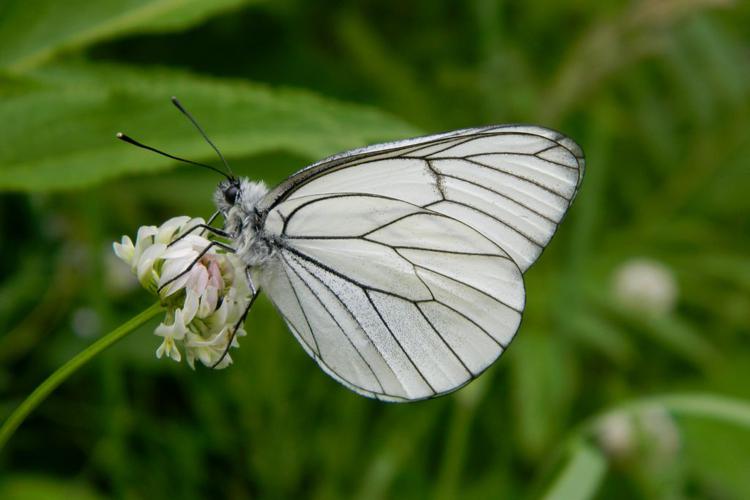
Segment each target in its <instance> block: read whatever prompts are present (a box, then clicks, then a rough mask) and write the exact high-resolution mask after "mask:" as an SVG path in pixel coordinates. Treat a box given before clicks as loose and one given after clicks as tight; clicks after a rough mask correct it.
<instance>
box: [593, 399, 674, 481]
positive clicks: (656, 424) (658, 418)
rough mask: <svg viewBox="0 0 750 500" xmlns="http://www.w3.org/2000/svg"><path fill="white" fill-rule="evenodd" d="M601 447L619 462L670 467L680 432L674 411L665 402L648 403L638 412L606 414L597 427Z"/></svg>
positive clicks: (596, 433) (653, 466)
mask: <svg viewBox="0 0 750 500" xmlns="http://www.w3.org/2000/svg"><path fill="white" fill-rule="evenodd" d="M595 435H596V438H597V440H598V442H599V446H600V447H601V449H602V450H603V451H604V452H605V453H606V454H607V456H608V457H609V458H610V459H611V460H613V461H614V462H618V463H622V464H625V463H630V464H633V463H636V464H639V465H645V466H646V467H650V468H662V467H668V466H669V465H670V464H671V462H672V461H673V460H674V458H675V457H676V456H677V454H678V452H679V450H680V446H681V440H680V433H679V430H678V428H677V425H676V423H675V421H674V418H673V417H672V415H670V414H669V412H667V410H665V409H664V408H663V407H661V406H655V405H654V406H645V407H642V408H639V409H638V410H637V411H636V412H634V413H633V412H627V411H618V412H614V413H611V414H608V415H605V416H604V417H603V418H602V419H601V420H600V421H599V423H598V425H597V427H596V429H595Z"/></svg>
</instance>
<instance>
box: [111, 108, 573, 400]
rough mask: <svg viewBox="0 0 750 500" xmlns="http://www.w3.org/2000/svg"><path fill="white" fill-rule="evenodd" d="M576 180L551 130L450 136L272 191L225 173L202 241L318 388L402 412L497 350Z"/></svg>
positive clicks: (562, 143) (297, 178)
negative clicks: (267, 304)
mask: <svg viewBox="0 0 750 500" xmlns="http://www.w3.org/2000/svg"><path fill="white" fill-rule="evenodd" d="M173 102H174V103H175V105H177V107H178V108H179V109H180V110H181V111H182V112H183V113H184V114H185V115H186V116H188V118H190V120H191V121H192V122H193V124H194V125H195V126H196V127H197V128H198V130H199V131H200V132H201V134H202V135H203V136H204V138H205V139H206V140H207V141H208V142H209V144H211V146H212V147H213V148H214V149H215V150H216V152H217V153H218V154H219V156H220V157H221V158H222V161H224V158H223V156H221V153H219V151H218V149H217V148H216V147H215V146H214V144H213V143H212V142H211V141H210V140H209V139H208V137H207V136H206V134H205V132H204V131H203V130H202V129H201V128H200V126H199V125H198V124H197V122H195V120H194V119H193V118H192V116H190V114H189V113H187V111H185V110H184V108H183V107H182V106H181V105H180V104H179V102H178V101H177V100H176V99H174V98H173ZM118 136H119V137H120V138H121V139H123V140H126V141H127V142H131V143H133V144H135V145H138V146H141V147H145V148H147V149H151V150H154V151H157V152H159V153H160V154H165V153H162V152H161V151H158V150H155V149H154V148H151V147H148V146H144V145H143V144H141V143H138V142H136V141H134V140H132V139H130V138H129V137H127V136H124V135H122V134H120V135H118ZM167 156H169V157H171V158H175V159H178V160H182V161H186V160H183V159H181V158H179V157H174V156H172V155H167ZM188 162H189V161H188ZM189 163H194V164H195V163H196V162H189ZM224 163H225V164H226V162H224ZM201 166H207V165H203V164H201ZM208 168H212V169H214V167H210V166H208ZM227 168H228V166H227ZM584 168H585V161H584V155H583V151H582V150H581V148H580V147H579V146H578V145H577V144H576V143H575V142H574V141H573V140H571V139H570V138H568V137H566V136H564V135H562V134H560V133H559V132H556V131H554V130H550V129H547V128H544V127H539V126H533V125H497V126H488V127H481V128H470V129H463V130H457V131H454V132H449V133H444V134H438V135H429V136H425V137H417V138H413V139H406V140H402V141H396V142H389V143H384V144H377V145H374V146H368V147H365V148H361V149H355V150H352V151H347V152H344V153H340V154H337V155H334V156H331V157H329V158H326V159H324V160H321V161H319V162H317V163H314V164H312V165H310V166H308V167H306V168H304V169H302V170H300V171H299V172H297V173H295V174H293V175H292V176H290V177H289V178H288V179H286V180H285V181H283V182H282V183H281V184H280V185H278V186H277V187H275V188H273V189H268V188H267V187H266V186H265V184H264V183H262V182H253V181H250V180H249V179H246V178H238V177H235V176H233V175H228V174H223V175H225V176H226V177H227V178H226V180H224V181H222V182H221V183H220V184H219V186H218V188H217V189H216V191H215V194H214V200H215V203H216V206H217V214H218V215H221V216H222V217H223V219H224V226H223V228H221V229H218V228H214V227H212V226H210V225H207V226H205V227H202V228H201V229H208V230H210V231H212V232H214V233H216V234H218V235H219V236H222V237H223V238H225V239H226V241H227V242H228V244H227V245H225V247H226V248H228V249H229V250H230V251H233V252H234V253H236V255H237V256H238V257H239V258H240V259H241V260H242V261H243V263H244V264H245V265H246V266H247V267H246V274H247V277H248V281H249V283H250V288H251V290H252V298H251V299H250V301H249V304H248V308H247V310H249V309H250V307H251V306H252V303H253V302H254V300H255V299H256V298H257V297H258V295H259V294H260V293H261V291H263V292H265V293H266V294H267V295H268V297H269V298H270V300H271V302H272V303H273V304H274V305H275V307H276V309H277V310H278V312H279V313H280V315H281V317H282V318H283V319H284V321H285V322H286V324H287V326H288V327H289V330H290V331H291V332H292V333H293V334H294V336H295V337H296V339H297V340H298V341H299V343H300V344H301V345H302V347H303V348H304V350H305V351H306V352H307V353H308V354H309V355H310V356H311V357H312V358H313V359H314V360H315V362H316V363H317V364H318V365H319V366H320V367H321V368H322V369H323V371H325V372H326V373H327V374H328V375H330V376H331V377H333V378H334V379H335V380H337V381H338V382H340V383H342V384H343V385H344V386H346V387H347V388H349V389H351V390H353V391H354V392H356V393H358V394H361V395H363V396H367V397H370V398H375V399H379V400H383V401H396V402H401V401H415V400H421V399H427V398H433V397H436V396H440V395H443V394H446V393H449V392H452V391H454V390H456V389H458V388H460V387H462V386H464V385H465V384H467V383H469V382H470V381H471V380H473V379H474V378H476V377H478V376H479V375H480V374H481V373H482V372H483V371H484V370H486V369H487V368H488V367H489V366H490V365H491V364H492V363H493V362H494V361H495V360H496V359H497V358H498V357H499V356H500V355H501V354H502V353H503V352H504V351H505V350H506V349H507V348H508V345H509V344H510V342H511V340H512V339H513V337H514V336H515V334H516V332H517V330H518V328H519V325H520V322H521V316H522V313H523V309H524V303H525V289H524V281H523V273H524V272H525V271H526V270H527V269H528V268H529V267H530V266H531V265H532V264H533V263H534V262H535V261H536V259H537V258H538V257H539V255H540V254H541V253H542V251H543V250H544V248H545V246H546V245H547V244H548V243H549V241H550V239H551V238H552V236H553V234H554V233H555V231H556V229H557V227H558V225H559V224H560V222H561V221H562V219H563V217H564V216H565V214H566V212H567V210H568V208H569V207H570V205H571V203H572V201H573V199H574V198H575V197H576V195H577V193H578V190H579V188H580V186H581V181H582V179H583V174H584ZM230 172H231V171H230ZM217 214H215V215H217ZM246 313H247V311H246ZM243 320H244V316H243Z"/></svg>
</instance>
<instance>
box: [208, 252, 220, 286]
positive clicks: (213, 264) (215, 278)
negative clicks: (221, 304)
mask: <svg viewBox="0 0 750 500" xmlns="http://www.w3.org/2000/svg"><path fill="white" fill-rule="evenodd" d="M208 276H209V286H213V287H214V288H216V289H217V290H222V289H223V285H224V280H223V279H222V277H221V269H220V268H219V263H218V262H217V259H216V257H212V258H210V259H209V262H208Z"/></svg>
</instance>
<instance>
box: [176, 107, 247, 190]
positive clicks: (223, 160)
mask: <svg viewBox="0 0 750 500" xmlns="http://www.w3.org/2000/svg"><path fill="white" fill-rule="evenodd" d="M172 104H174V105H175V107H176V108H177V109H179V110H180V112H181V113H182V114H183V115H185V116H186V117H187V119H188V120H190V123H192V124H193V125H194V126H195V128H196V129H198V132H200V134H201V136H203V138H204V139H205V140H206V142H207V143H208V144H209V145H210V146H211V147H212V148H213V149H214V151H216V154H217V155H219V158H221V162H222V163H223V164H224V166H225V167H226V169H227V172H229V175H230V176H233V175H234V174H233V173H232V169H231V168H230V167H229V163H227V160H226V159H225V158H224V155H223V154H221V151H219V148H217V147H216V144H214V143H213V142H212V141H211V139H209V138H208V134H206V131H205V130H203V127H201V126H200V125H199V124H198V121H197V120H196V119H195V118H193V115H191V114H190V113H189V112H188V110H186V109H185V108H184V107H183V106H182V104H181V103H180V101H179V100H178V99H177V98H176V97H175V96H172Z"/></svg>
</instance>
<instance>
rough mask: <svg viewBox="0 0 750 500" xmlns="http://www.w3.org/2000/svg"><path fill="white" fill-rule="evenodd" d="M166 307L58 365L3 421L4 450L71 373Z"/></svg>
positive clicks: (0, 431) (132, 321)
mask: <svg viewBox="0 0 750 500" xmlns="http://www.w3.org/2000/svg"><path fill="white" fill-rule="evenodd" d="M163 310H164V308H163V307H162V305H161V304H159V303H156V304H154V305H152V306H151V307H149V308H148V309H146V310H144V311H143V312H141V313H140V314H138V315H137V316H135V317H133V318H131V319H130V320H128V321H126V322H125V323H123V324H122V325H120V326H119V327H117V328H115V329H114V330H112V331H111V332H109V333H108V334H107V335H105V336H104V337H102V338H100V339H99V340H97V341H96V342H94V343H93V344H91V345H90V346H88V347H87V348H86V349H84V350H83V351H81V352H80V353H78V354H77V355H76V356H74V357H73V358H72V359H70V360H69V361H68V362H67V363H65V364H64V365H62V366H61V367H60V368H58V369H57V370H56V371H55V372H54V373H53V374H52V375H50V376H49V377H47V379H46V380H45V381H44V382H42V383H41V384H40V385H39V386H38V387H37V388H36V389H34V391H32V393H31V394H29V395H28V396H27V397H26V399H25V400H24V401H23V402H22V403H21V404H20V405H19V406H18V408H16V409H15V410H14V411H13V413H11V414H10V416H9V417H8V418H7V419H6V420H5V422H3V425H2V427H0V450H2V448H3V446H5V443H6V442H7V441H8V439H10V438H11V436H13V433H14V432H15V431H16V429H17V428H18V426H19V425H21V423H23V421H24V420H25V419H26V417H28V416H29V414H30V413H31V412H32V411H34V409H35V408H36V407H37V406H39V404H40V403H42V401H44V400H45V399H46V398H47V396H49V395H50V394H51V393H52V391H54V390H55V389H56V388H57V387H58V386H59V385H60V384H62V383H63V382H64V381H65V380H67V378H68V377H70V376H71V375H72V374H73V373H75V372H76V371H77V370H78V369H79V368H80V367H82V366H83V365H85V364H86V363H87V362H88V361H90V360H91V359H92V358H93V357H94V356H96V355H97V354H100V353H101V352H103V351H104V350H106V349H107V348H108V347H110V346H112V345H114V344H115V343H116V342H117V341H119V340H121V339H123V338H124V337H125V336H126V335H128V334H129V333H131V332H133V331H134V330H136V329H137V328H138V327H139V326H141V325H142V324H144V323H145V322H146V321H148V320H149V319H151V318H153V317H154V316H156V315H157V314H159V313H160V312H162V311H163Z"/></svg>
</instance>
